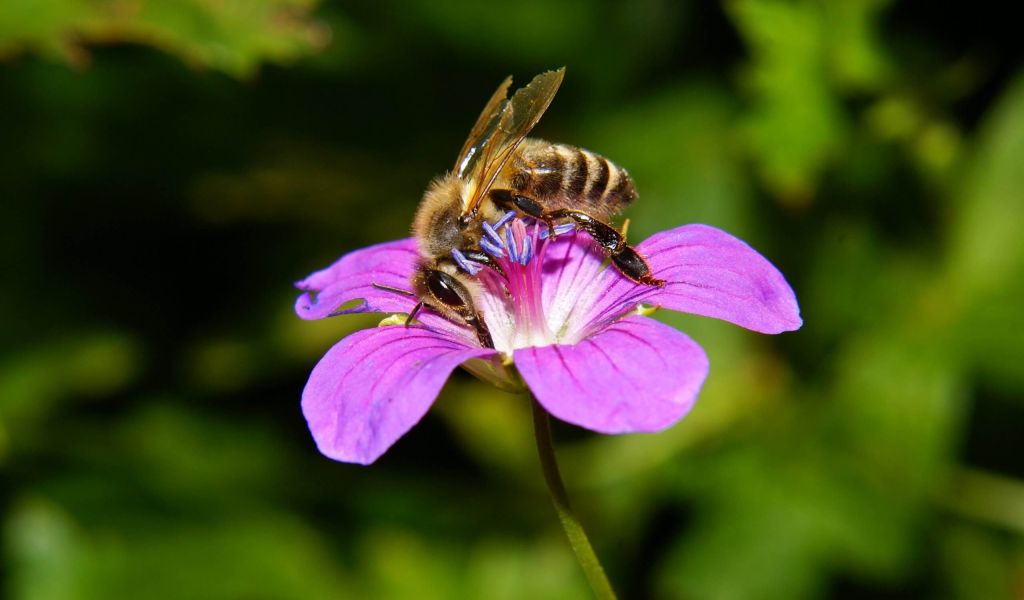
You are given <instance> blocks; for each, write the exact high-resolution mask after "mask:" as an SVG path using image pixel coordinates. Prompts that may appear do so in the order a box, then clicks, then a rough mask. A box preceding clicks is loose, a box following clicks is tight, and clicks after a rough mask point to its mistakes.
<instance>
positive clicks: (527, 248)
mask: <svg viewBox="0 0 1024 600" xmlns="http://www.w3.org/2000/svg"><path fill="white" fill-rule="evenodd" d="M531 258H533V238H532V237H530V236H526V237H524V238H523V251H522V252H521V253H520V254H519V264H521V265H523V266H524V267H525V266H526V263H528V262H530V259H531Z"/></svg>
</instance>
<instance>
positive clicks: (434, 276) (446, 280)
mask: <svg viewBox="0 0 1024 600" xmlns="http://www.w3.org/2000/svg"><path fill="white" fill-rule="evenodd" d="M459 287H461V284H460V283H459V282H457V281H455V279H454V278H452V276H451V275H449V274H447V273H444V272H442V271H431V272H430V275H428V276H427V288H428V289H429V290H430V293H431V294H433V296H434V298H437V300H438V302H441V303H443V304H446V305H447V306H450V307H452V308H460V307H462V306H465V305H466V303H465V302H463V301H462V296H460V295H459V293H458V291H457V290H458V288H459Z"/></svg>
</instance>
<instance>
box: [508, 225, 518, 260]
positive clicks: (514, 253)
mask: <svg viewBox="0 0 1024 600" xmlns="http://www.w3.org/2000/svg"><path fill="white" fill-rule="evenodd" d="M505 249H506V250H508V257H509V258H511V259H512V260H513V261H515V262H519V249H518V248H516V240H515V238H514V237H513V236H512V228H511V227H509V228H507V229H505Z"/></svg>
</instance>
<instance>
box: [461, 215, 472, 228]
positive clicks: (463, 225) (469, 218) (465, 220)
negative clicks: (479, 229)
mask: <svg viewBox="0 0 1024 600" xmlns="http://www.w3.org/2000/svg"><path fill="white" fill-rule="evenodd" d="M472 220H473V216H472V215H462V216H460V217H459V229H465V228H467V227H469V223H470V221H472Z"/></svg>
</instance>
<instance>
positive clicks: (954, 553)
mask: <svg viewBox="0 0 1024 600" xmlns="http://www.w3.org/2000/svg"><path fill="white" fill-rule="evenodd" d="M1005 545H1006V542H1001V541H1000V540H997V539H995V538H994V537H993V536H992V535H990V534H988V533H987V532H985V531H983V530H982V529H980V528H977V527H971V526H969V525H963V524H954V525H951V526H948V527H947V528H946V530H944V531H942V532H941V537H940V539H939V546H938V550H939V553H940V556H941V558H942V564H943V569H942V571H941V578H942V579H943V580H944V582H945V583H946V584H947V585H949V589H950V591H951V594H950V596H949V597H950V598H956V599H957V600H987V599H989V598H1014V597H1019V594H1017V595H1015V594H1014V590H1015V589H1017V590H1018V591H1019V587H1018V586H1019V585H1020V583H1019V581H1018V582H1016V585H1015V582H1014V575H1015V571H1018V572H1019V569H1017V568H1015V567H1016V566H1015V565H1014V564H1013V562H1012V561H1011V560H1008V557H1007V554H1008V553H1007V552H1006V549H1005V548H1004V547H1003V546H1005ZM1016 554H1017V557H1018V563H1019V562H1020V556H1021V550H1020V549H1019V548H1018V549H1017V552H1016ZM1018 578H1019V575H1018Z"/></svg>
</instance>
